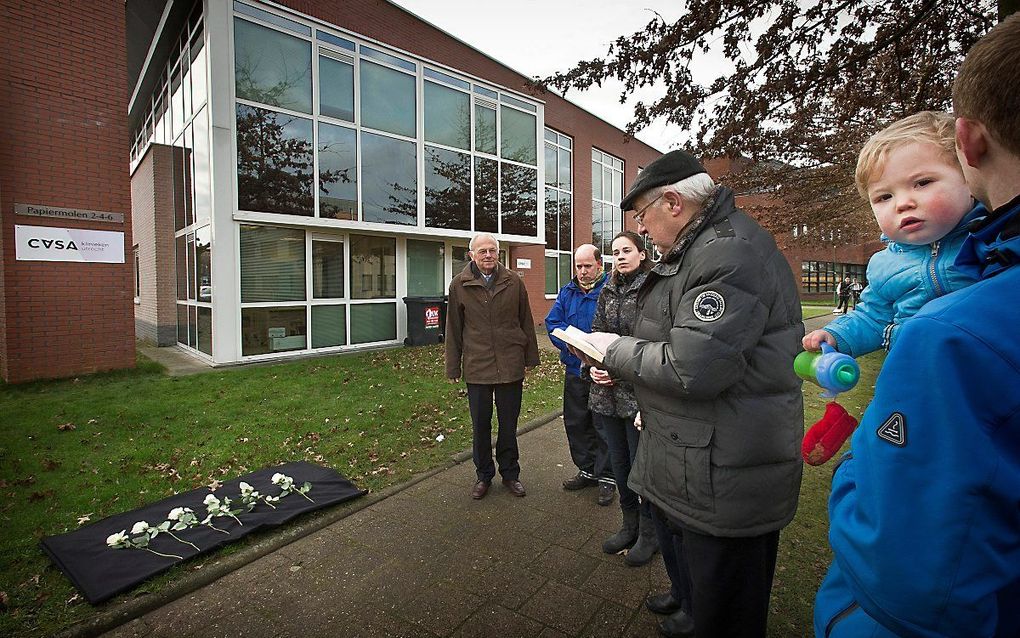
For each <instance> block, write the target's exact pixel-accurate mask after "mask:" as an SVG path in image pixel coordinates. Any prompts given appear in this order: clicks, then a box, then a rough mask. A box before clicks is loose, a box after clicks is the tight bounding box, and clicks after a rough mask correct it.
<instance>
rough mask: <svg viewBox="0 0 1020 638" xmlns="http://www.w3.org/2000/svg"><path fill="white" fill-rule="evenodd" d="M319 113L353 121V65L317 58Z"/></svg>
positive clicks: (333, 59)
mask: <svg viewBox="0 0 1020 638" xmlns="http://www.w3.org/2000/svg"><path fill="white" fill-rule="evenodd" d="M319 113H320V114H321V115H325V116H327V117H335V118H336V119H338V120H345V121H347V122H353V121H354V64H353V63H351V62H347V61H346V60H340V59H337V58H334V57H331V56H327V55H320V56H319Z"/></svg>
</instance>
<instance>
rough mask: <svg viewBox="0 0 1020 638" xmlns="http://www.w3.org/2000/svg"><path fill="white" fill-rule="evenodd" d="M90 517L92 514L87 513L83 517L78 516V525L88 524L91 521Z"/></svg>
mask: <svg viewBox="0 0 1020 638" xmlns="http://www.w3.org/2000/svg"><path fill="white" fill-rule="evenodd" d="M91 517H92V512H89V513H88V514H86V515H85V516H79V517H78V525H84V524H85V523H88V522H89V521H91V520H92V518H91Z"/></svg>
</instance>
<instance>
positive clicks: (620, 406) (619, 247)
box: [586, 230, 675, 612]
mask: <svg viewBox="0 0 1020 638" xmlns="http://www.w3.org/2000/svg"><path fill="white" fill-rule="evenodd" d="M643 246H644V242H643V241H641V236H640V235H638V234H637V233H635V232H634V231H630V230H625V231H623V232H622V233H620V234H618V235H617V236H616V237H614V238H613V272H612V273H611V274H610V275H609V280H608V281H607V282H606V284H605V286H603V288H602V294H600V295H599V299H598V306H597V307H596V309H595V317H594V319H593V320H592V323H591V329H592V330H596V331H601V332H612V333H615V334H618V335H629V334H631V326H632V325H633V323H634V319H635V317H636V316H637V295H638V290H639V289H640V288H641V285H642V284H643V283H644V282H645V278H646V277H647V276H648V269H649V268H650V267H651V260H650V259H648V255H647V253H646V252H645V249H644V247H643ZM586 369H587V370H588V372H589V374H590V375H591V378H592V381H593V383H592V386H591V398H590V399H589V405H590V406H591V411H592V416H593V418H594V420H595V427H596V428H597V429H598V431H599V433H600V434H601V435H602V436H603V437H604V438H605V439H606V443H607V444H608V446H609V458H610V461H611V462H612V465H613V476H615V477H616V484H617V487H618V489H619V492H620V509H621V510H622V511H623V525H622V526H621V527H620V531H618V532H616V533H615V534H613V535H612V536H610V537H609V538H607V539H606V540H605V541H604V542H603V543H602V551H604V552H605V553H607V554H616V553H618V552H621V551H623V550H624V549H627V548H630V550H629V551H628V552H627V554H626V556H624V557H623V561H624V562H625V563H626V564H627V565H630V566H632V567H637V566H640V565H644V564H645V563H647V562H648V561H650V560H652V557H653V556H655V554H656V552H658V551H659V541H658V539H657V537H656V535H655V524H654V523H653V522H652V517H651V510H650V509H649V508H648V505H647V504H644V505H642V504H641V503H640V502H639V500H638V495H637V494H636V493H635V492H634V491H633V490H632V489H630V488H629V487H628V486H627V478H628V477H629V476H630V466H631V463H633V462H634V455H635V454H636V453H637V448H638V429H637V428H636V427H634V417H635V416H637V413H638V404H637V398H635V396H634V386H632V385H631V384H630V383H627V382H626V381H619V382H617V381H615V380H614V379H613V378H612V377H611V376H610V375H609V373H608V372H606V371H605V370H602V369H601V368H598V367H593V368H586ZM661 611H663V610H662V609H660V612H661ZM666 611H675V610H666Z"/></svg>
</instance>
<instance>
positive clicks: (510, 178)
mask: <svg viewBox="0 0 1020 638" xmlns="http://www.w3.org/2000/svg"><path fill="white" fill-rule="evenodd" d="M499 171H500V175H499V177H500V214H501V216H502V220H503V224H502V226H503V227H502V232H503V233H505V234H508V235H529V236H532V237H534V236H535V235H537V234H538V200H537V197H536V193H537V192H538V171H537V170H535V169H533V168H528V167H526V166H517V165H516V164H508V163H506V162H500V165H499Z"/></svg>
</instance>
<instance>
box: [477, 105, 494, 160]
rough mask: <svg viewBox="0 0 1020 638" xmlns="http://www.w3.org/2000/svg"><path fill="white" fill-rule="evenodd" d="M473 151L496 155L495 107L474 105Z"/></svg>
mask: <svg viewBox="0 0 1020 638" xmlns="http://www.w3.org/2000/svg"><path fill="white" fill-rule="evenodd" d="M475 150H476V151H478V152H479V153H488V154H489V155H495V154H496V107H495V106H489V105H487V104H478V103H476V104H475Z"/></svg>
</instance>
